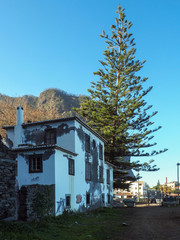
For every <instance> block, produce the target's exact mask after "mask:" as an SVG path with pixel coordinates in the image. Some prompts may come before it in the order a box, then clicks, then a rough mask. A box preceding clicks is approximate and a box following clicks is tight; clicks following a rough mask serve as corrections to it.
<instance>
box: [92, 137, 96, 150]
mask: <svg viewBox="0 0 180 240" xmlns="http://www.w3.org/2000/svg"><path fill="white" fill-rule="evenodd" d="M95 148H96V141H95V140H94V139H93V149H95Z"/></svg>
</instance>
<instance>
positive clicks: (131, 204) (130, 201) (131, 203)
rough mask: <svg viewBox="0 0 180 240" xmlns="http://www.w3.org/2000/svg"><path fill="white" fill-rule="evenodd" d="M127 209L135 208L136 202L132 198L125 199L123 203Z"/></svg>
mask: <svg viewBox="0 0 180 240" xmlns="http://www.w3.org/2000/svg"><path fill="white" fill-rule="evenodd" d="M121 203H123V204H124V206H125V207H135V201H134V200H133V199H131V198H125V199H123V200H122V201H121Z"/></svg>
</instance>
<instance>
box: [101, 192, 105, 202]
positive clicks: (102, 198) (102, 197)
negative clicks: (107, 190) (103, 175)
mask: <svg viewBox="0 0 180 240" xmlns="http://www.w3.org/2000/svg"><path fill="white" fill-rule="evenodd" d="M101 200H102V204H103V205H104V193H102V195H101Z"/></svg>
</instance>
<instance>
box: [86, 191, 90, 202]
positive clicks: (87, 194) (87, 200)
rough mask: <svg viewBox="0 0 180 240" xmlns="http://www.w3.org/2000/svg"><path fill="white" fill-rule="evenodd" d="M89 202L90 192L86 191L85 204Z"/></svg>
mask: <svg viewBox="0 0 180 240" xmlns="http://www.w3.org/2000/svg"><path fill="white" fill-rule="evenodd" d="M89 204H90V193H86V205H89Z"/></svg>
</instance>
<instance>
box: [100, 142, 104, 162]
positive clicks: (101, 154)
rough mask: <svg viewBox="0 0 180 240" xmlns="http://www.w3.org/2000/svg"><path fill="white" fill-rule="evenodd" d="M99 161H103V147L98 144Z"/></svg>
mask: <svg viewBox="0 0 180 240" xmlns="http://www.w3.org/2000/svg"><path fill="white" fill-rule="evenodd" d="M99 159H100V160H103V145H102V144H101V143H99Z"/></svg>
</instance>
